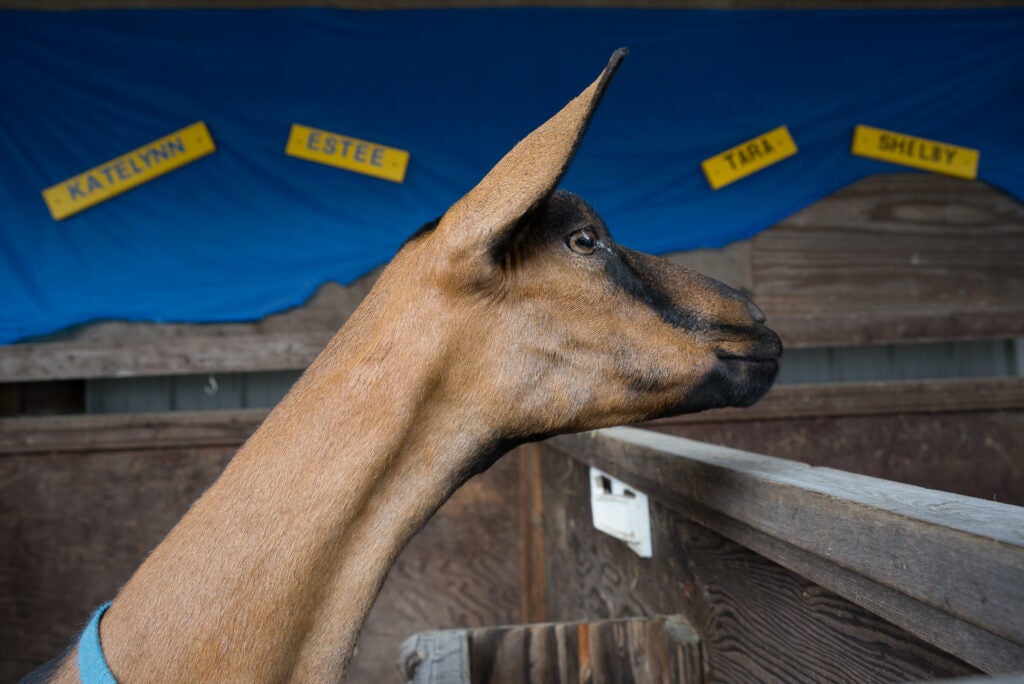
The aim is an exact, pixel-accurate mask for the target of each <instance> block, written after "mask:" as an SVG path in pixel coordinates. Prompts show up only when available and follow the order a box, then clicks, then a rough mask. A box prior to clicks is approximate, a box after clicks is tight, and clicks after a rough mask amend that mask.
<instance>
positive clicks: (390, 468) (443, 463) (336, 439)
mask: <svg viewBox="0 0 1024 684" xmlns="http://www.w3.org/2000/svg"><path fill="white" fill-rule="evenodd" d="M419 332H420V333H422V331H419ZM348 337H350V336H347V335H345V334H344V331H343V333H342V334H341V335H339V337H338V338H336V339H335V340H334V341H333V342H332V345H331V346H330V347H329V348H328V350H327V351H326V352H325V353H324V354H323V355H322V356H321V358H320V359H319V360H318V362H317V363H315V364H314V365H313V366H312V367H311V368H310V370H309V371H307V373H306V374H305V375H304V376H303V378H302V379H301V380H300V381H299V383H298V384H297V385H296V387H295V388H294V389H293V390H292V392H291V393H289V395H288V396H287V397H286V398H285V400H283V401H282V403H281V404H280V405H279V406H278V407H277V408H276V409H275V410H274V411H273V412H272V414H271V415H270V417H268V419H267V421H266V422H265V423H264V425H263V426H262V427H261V428H260V429H259V430H258V431H257V432H256V433H255V434H254V435H253V436H252V437H251V438H250V440H249V441H248V442H247V443H246V445H245V446H244V447H243V448H242V450H241V451H239V453H238V454H237V455H236V457H235V458H234V459H233V460H232V462H231V463H230V464H229V466H228V468H227V469H226V470H225V472H224V473H223V475H222V476H221V477H220V478H219V479H218V481H217V482H216V483H215V484H214V485H213V486H212V487H211V489H210V490H209V492H208V493H207V494H206V495H204V496H203V497H202V498H201V499H200V500H199V501H198V502H197V503H196V504H195V506H194V507H193V508H192V510H191V511H190V512H189V513H188V515H186V516H185V518H183V520H182V521H181V522H180V523H179V525H178V526H177V527H176V528H175V529H174V530H173V531H172V532H171V534H170V535H169V536H168V538H167V539H166V540H165V541H164V543H162V544H161V545H160V546H159V547H158V548H157V549H156V550H155V551H154V553H153V554H152V556H151V557H150V558H149V559H148V560H147V561H146V563H145V564H144V565H143V566H142V567H141V568H140V570H139V571H138V572H137V573H136V575H135V576H134V577H133V578H132V580H131V581H130V582H129V583H128V584H127V585H126V586H125V588H124V589H123V591H122V592H121V594H120V595H119V597H118V599H117V600H116V601H115V603H114V604H113V605H112V606H111V608H110V610H109V612H108V613H107V615H106V616H105V617H104V620H103V623H102V631H101V635H102V639H103V640H104V643H107V644H111V645H112V646H111V647H110V648H109V652H108V658H109V660H110V662H111V665H112V668H113V669H114V672H115V675H121V674H122V673H124V674H126V675H128V676H127V677H126V681H134V680H133V679H132V678H131V675H132V674H141V675H143V676H142V679H143V680H146V681H152V680H153V679H164V680H167V681H179V682H180V681H247V682H248V681H253V682H255V681H268V680H273V681H281V680H288V679H290V680H293V681H306V682H310V681H318V682H328V681H337V680H339V679H341V678H342V676H343V674H344V671H345V669H346V667H347V665H348V661H349V659H350V657H351V654H352V651H353V649H354V647H355V641H356V639H357V636H358V632H359V629H360V627H361V626H362V623H363V621H364V620H365V618H366V615H367V614H368V612H369V609H370V606H371V604H372V602H373V600H374V598H375V597H376V595H377V592H378V590H379V588H380V585H381V583H382V582H383V580H384V578H385V576H386V574H387V572H388V569H389V568H390V567H391V565H392V563H393V561H394V559H395V557H396V556H397V555H398V553H399V551H400V550H401V549H402V547H403V546H404V545H405V543H406V542H407V541H408V539H409V538H410V537H411V536H412V535H413V534H414V533H415V532H416V531H417V530H418V529H419V528H420V527H421V526H422V525H423V524H424V523H425V522H426V520H427V519H428V518H429V517H430V515H431V514H432V513H433V512H434V510H436V508H437V507H438V506H440V504H441V503H443V502H444V500H445V499H446V498H447V496H448V495H449V494H450V493H451V492H452V491H453V490H454V489H455V488H456V487H457V486H458V485H459V484H460V483H461V481H462V480H463V479H464V478H465V477H466V476H467V474H468V472H467V471H468V469H469V468H470V467H471V466H472V464H473V463H474V462H475V461H477V460H478V459H479V458H480V457H482V456H485V455H486V454H487V451H488V449H489V448H490V446H491V445H489V444H488V441H487V435H486V434H485V432H486V431H485V430H484V429H482V428H481V429H476V428H475V425H476V424H477V422H478V421H475V419H474V417H473V416H472V415H470V412H471V410H472V408H471V407H460V406H458V405H452V404H451V403H445V402H444V401H443V400H439V398H438V396H437V394H438V393H437V391H436V387H435V386H434V383H435V382H436V381H435V380H434V378H436V377H437V374H436V369H433V368H427V367H423V364H421V365H420V366H418V367H412V368H410V365H409V363H404V364H398V363H395V362H394V361H395V359H392V358H387V357H389V356H391V355H392V351H389V348H390V347H389V345H390V344H391V343H392V342H397V340H391V342H384V343H382V344H376V345H375V344H370V345H363V348H362V349H361V350H359V351H357V353H356V354H354V357H355V360H348V361H346V362H345V363H347V365H343V364H342V365H339V364H338V363H336V362H334V359H335V358H343V359H351V358H352V356H353V355H352V354H351V351H352V350H351V349H344V347H345V346H346V339H347V338H348ZM417 339H421V340H422V339H423V337H422V336H418V337H417ZM332 348H333V349H332ZM394 353H396V354H397V351H395V352H394ZM375 357H383V358H375ZM436 361H437V360H436V359H434V360H433V362H436ZM441 436H444V439H443V441H442V437H441ZM243 645H244V646H243ZM154 675H158V676H156V677H155V676H154Z"/></svg>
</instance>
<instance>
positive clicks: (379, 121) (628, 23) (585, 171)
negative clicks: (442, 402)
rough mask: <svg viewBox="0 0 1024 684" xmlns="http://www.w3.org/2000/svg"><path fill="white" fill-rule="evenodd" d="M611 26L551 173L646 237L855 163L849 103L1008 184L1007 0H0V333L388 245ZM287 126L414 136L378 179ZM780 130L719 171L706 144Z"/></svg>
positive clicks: (1016, 174)
mask: <svg viewBox="0 0 1024 684" xmlns="http://www.w3.org/2000/svg"><path fill="white" fill-rule="evenodd" d="M620 46H627V47H629V48H630V49H631V55H630V57H629V58H628V59H627V60H626V62H625V64H624V66H623V68H622V69H621V70H620V72H619V75H618V76H617V77H616V80H615V82H614V83H613V84H612V86H611V88H610V90H609V92H608V95H607V97H606V98H605V101H604V103H603V104H602V106H601V108H600V109H599V111H598V112H597V115H596V117H595V119H594V123H593V125H592V127H591V130H590V132H589V133H588V135H587V137H586V138H585V139H584V142H583V145H582V147H581V149H580V152H579V154H578V156H577V158H576V161H575V163H574V165H573V167H572V169H571V170H570V172H569V174H568V175H567V177H566V178H565V180H564V182H563V184H562V185H563V187H566V188H567V189H570V190H573V191H575V192H578V193H579V194H581V195H583V196H584V197H585V198H587V199H588V200H589V201H590V202H591V204H593V205H594V206H595V208H596V209H597V210H598V211H599V212H600V213H601V214H602V215H603V216H604V218H605V220H606V221H607V223H608V224H609V226H610V228H611V229H612V232H613V234H614V235H615V236H616V238H617V240H618V241H619V242H621V243H622V244H625V245H627V246H629V247H632V248H636V249H640V250H644V251H651V252H663V251H668V250H676V249H685V248H691V247H700V246H720V245H723V244H725V243H728V242H730V241H733V240H736V239H741V238H745V237H748V236H750V235H753V234H754V233H756V232H758V231H759V230H762V229H763V228H765V227H767V226H769V225H771V224H772V223H774V222H776V221H778V220H779V219H781V218H783V217H784V216H786V215H788V214H790V213H792V212H794V211H796V210H798V209H800V208H801V207H803V206H805V205H807V204H809V203H811V202H813V201H815V200H817V199H819V198H821V197H823V196H825V195H827V194H829V193H831V192H833V191H835V190H837V189H839V188H841V187H842V186H844V185H847V184H848V183H850V182H852V181H854V180H856V179H857V178H860V177H863V176H866V175H869V174H873V173H879V172H885V171H892V170H896V169H897V168H898V167H895V166H892V165H889V164H885V163H882V162H875V161H870V160H867V159H863V158H859V157H854V156H851V155H850V154H849V148H850V138H851V133H852V129H853V127H854V126H855V125H856V124H867V125H871V126H876V127H880V128H886V129H890V130H895V131H901V132H906V133H911V134H914V135H918V136H922V137H926V138H932V139H936V140H941V141H945V142H949V143H953V144H957V145H962V146H966V147H972V148H976V149H979V150H981V165H980V169H979V177H980V178H981V179H983V180H985V181H988V182H990V183H992V184H994V185H996V186H998V187H1000V188H1002V189H1004V190H1006V191H1008V192H1010V193H1012V194H1013V195H1015V196H1017V197H1018V198H1024V9H1022V8H1010V9H992V10H979V11H973V10H962V11H866V10H860V11H735V12H711V11H669V10H604V9H602V10H598V9H487V10H423V11H389V12H357V11H344V10H331V9H308V8H304V9H277V10H244V11H237V10H236V11H231V10H166V11H164V10H117V11H83V12H18V11H4V12H0V92H2V93H3V105H2V109H0V149H2V150H3V161H2V162H0V342H10V341H14V340H18V339H22V338H25V337H27V336H33V335H40V334H45V333H50V332H52V331H55V330H59V329H61V328H63V327H65V326H69V325H73V324H78V323H82V322H86V321H90V320H95V319H104V318H124V319H132V320H159V321H195V322H202V321H232V320H251V319H255V318H258V317H261V316H264V315H266V314H268V313H271V312H274V311H279V310H281V309H283V308H286V307H288V306H292V305H296V304H299V303H301V302H302V301H304V299H305V298H307V297H308V296H309V295H310V294H311V293H312V292H313V291H314V290H315V289H316V287H317V286H318V285H320V284H321V283H323V282H325V281H328V280H336V281H339V282H343V283H344V282H347V281H350V280H351V279H353V278H355V277H357V276H358V275H360V274H362V273H364V272H366V271H367V270H369V269H370V268H372V267H373V266H375V265H377V264H380V263H382V262H384V261H386V260H387V259H388V258H390V256H391V255H392V254H393V253H394V251H395V249H396V248H397V247H398V246H399V245H400V244H401V242H402V241H403V239H404V238H405V237H406V236H408V235H409V234H410V233H411V232H412V231H413V230H415V229H416V228H417V227H419V226H420V225H421V224H423V223H424V222H426V221H429V220H431V219H433V218H434V217H436V216H437V215H439V214H440V213H442V212H443V211H444V210H445V209H446V208H447V207H448V206H449V205H450V204H451V203H452V202H453V201H454V200H456V199H457V198H458V197H459V196H461V195H462V194H463V193H464V192H466V191H467V190H469V189H470V188H471V187H472V186H473V185H474V184H475V182H476V181H477V180H478V179H479V178H480V177H481V176H482V175H483V174H484V173H486V171H487V170H488V169H489V168H490V166H491V165H492V164H493V163H494V162H496V161H497V160H498V159H499V158H500V157H501V156H502V154H503V153H504V152H505V151H506V150H508V149H509V148H510V147H511V146H512V145H513V144H514V143H515V142H516V141H517V140H518V139H519V138H521V137H522V136H523V135H525V134H526V133H528V132H529V131H530V130H531V129H532V128H534V127H535V126H536V125H538V124H539V123H541V122H542V121H544V120H545V119H546V118H547V117H548V116H550V115H551V114H553V113H554V112H555V111H557V110H558V109H559V108H560V107H561V106H562V105H563V104H565V102H567V101H568V99H569V98H571V97H572V96H574V95H576V94H577V93H578V92H579V91H580V90H581V89H582V88H583V87H585V86H586V85H587V84H589V83H590V81H591V80H592V79H593V78H594V77H596V75H597V74H598V72H599V71H600V69H601V68H602V67H603V66H604V64H605V62H606V60H607V58H608V56H609V55H610V54H611V52H612V51H613V50H614V49H615V48H617V47H620ZM200 120H202V121H205V122H206V123H207V125H208V127H209V129H210V131H211V133H212V136H213V138H214V140H215V142H216V144H217V148H218V150H217V152H216V153H214V154H212V155H210V156H208V157H205V158H203V159H201V160H199V161H196V162H195V163H192V164H190V165H188V166H185V167H183V168H181V169H179V170H177V171H174V172H172V173H170V174H168V175H166V176H163V177H161V178H159V179H157V180H154V181H152V182H150V183H147V184H145V185H143V186H141V187H139V188H136V189H134V190H131V191H129V192H127V193H125V194H123V195H121V196H119V197H117V198H114V199H112V200H110V201H107V202H105V203H103V204H100V205H98V206H96V207H93V208H91V209H88V210H86V211H84V212H82V213H80V214H77V215H74V216H72V217H70V218H67V219H65V220H63V221H54V220H53V219H52V218H51V216H50V215H49V212H48V211H47V208H46V205H45V204H44V202H43V200H42V198H41V196H40V191H41V190H43V189H44V188H46V187H48V186H51V185H53V184H55V183H58V182H60V181H62V180H65V179H67V178H70V177H71V176H74V175H76V174H79V173H81V172H84V171H86V170H89V169H91V168H93V167H96V166H97V165H100V164H102V163H104V162H106V161H108V160H110V159H112V158H114V157H117V156H119V155H121V154H124V153H126V152H128V151H130V150H132V149H134V148H136V147H139V146H141V145H144V144H146V143H148V142H150V141H152V140H155V139H157V138H160V137H161V136H164V135H166V134H168V133H170V132H172V131H175V130H177V129H180V128H182V127H184V126H186V125H188V124H191V123H193V122H195V121H200ZM293 123H301V124H304V125H308V126H313V127H317V128H322V129H326V130H329V131H335V132H339V133H343V134H346V135H351V136H355V137H358V138H362V139H365V140H370V141H374V142H378V143H383V144H385V145H390V146H393V147H397V148H401V149H404V150H408V151H409V152H410V153H411V155H412V157H411V163H410V165H409V169H408V174H407V177H406V182H405V183H403V184H396V183H390V182H388V181H383V180H379V179H376V178H372V177H368V176H362V175H358V174H355V173H350V172H346V171H341V170H338V169H335V168H331V167H328V166H322V165H318V164H313V163H310V162H308V161H304V160H300V159H295V158H291V157H287V156H285V155H284V154H283V151H284V146H285V142H286V140H287V137H288V131H289V128H290V126H291V124H293ZM780 125H786V126H788V127H789V130H790V131H791V133H792V135H793V137H794V139H795V141H796V144H797V145H798V147H799V149H800V152H799V154H797V155H796V156H794V157H792V158H790V159H788V160H786V161H783V162H781V163H779V164H777V165H775V166H772V167H771V168H769V169H767V170H765V171H762V172H760V173H758V174H756V175H753V176H751V177H749V178H746V179H744V180H742V181H739V182H737V183H735V184H733V185H731V186H728V187H726V188H724V189H722V190H719V191H717V192H712V191H711V190H710V188H709V187H708V184H707V182H706V180H705V179H704V177H703V175H702V174H701V172H700V167H699V164H700V162H701V160H703V159H705V158H707V157H709V156H711V155H713V154H716V153H718V152H721V151H723V150H725V149H727V148H729V147H732V146H733V145H736V144H738V143H740V142H742V141H744V140H746V139H749V138H751V137H753V136H755V135H758V134H760V133H763V132H766V131H768V130H770V129H773V128H775V127H777V126H780Z"/></svg>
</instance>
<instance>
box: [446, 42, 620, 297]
mask: <svg viewBox="0 0 1024 684" xmlns="http://www.w3.org/2000/svg"><path fill="white" fill-rule="evenodd" d="M626 54H627V50H626V49H624V48H621V49H619V50H616V51H615V53H614V54H613V55H612V57H611V60H609V62H608V66H607V67H605V70H604V71H603V72H602V73H601V75H600V76H599V77H598V79H597V80H596V81H594V82H593V83H592V84H591V85H590V87H589V88H587V89H586V90H584V91H583V92H582V93H580V95H579V96H577V97H576V99H574V100H573V101H572V102H570V103H569V104H567V105H566V106H565V107H564V108H563V109H562V111H560V112H558V113H557V114H555V115H554V116H553V117H551V118H550V119H548V121H547V122H545V123H544V124H543V125H541V126H540V128H538V129H536V130H535V131H533V132H532V133H530V134H529V135H528V136H526V137H525V138H523V139H522V140H521V141H520V142H519V144H517V145H516V146H515V147H513V148H512V150H511V151H510V152H509V153H508V154H506V155H505V156H504V157H503V158H502V160H501V161H499V162H498V163H497V165H496V166H495V167H494V168H493V169H491V171H490V172H489V173H488V174H487V175H486V176H485V177H484V179H483V180H482V181H480V183H478V184H477V186H476V187H475V188H473V189H472V190H470V191H469V193H467V194H466V195H465V196H464V197H463V198H462V199H460V200H459V201H458V202H456V203H455V204H453V205H452V207H451V208H450V209H449V210H448V211H447V212H446V213H445V215H444V216H443V217H442V218H441V221H440V223H439V224H438V226H437V228H436V231H435V236H436V237H437V238H440V239H441V244H442V245H443V249H444V250H445V252H446V255H447V259H446V261H447V263H448V264H449V265H451V266H452V267H454V268H455V269H457V270H459V271H462V272H461V273H460V274H459V279H460V280H461V279H464V278H465V279H470V280H476V278H477V277H478V276H480V277H485V276H486V272H489V271H490V268H491V266H492V265H493V262H494V259H495V258H498V257H500V254H501V252H502V247H503V246H505V245H508V244H510V243H511V242H512V240H513V239H514V237H515V233H516V229H517V227H518V226H519V225H520V224H521V223H522V219H523V218H524V217H527V216H528V215H529V214H530V212H531V211H532V210H533V209H536V208H537V207H538V206H539V205H540V204H541V203H542V202H544V201H545V200H546V199H547V198H548V197H550V196H551V193H552V192H554V190H555V187H556V186H557V185H558V183H559V181H560V180H561V179H562V176H563V175H565V172H566V170H567V169H568V168H569V163H570V162H571V161H572V158H573V155H575V153H576V148H577V147H579V143H580V140H581V139H582V138H583V133H584V132H585V131H586V130H587V125H588V124H589V123H590V117H591V116H592V115H593V113H594V110H595V109H597V105H598V103H599V102H600V101H601V97H602V96H603V95H604V91H605V88H607V86H608V83H609V82H610V81H611V79H612V76H614V75H615V71H616V70H617V69H618V67H619V64H620V63H621V62H622V60H623V59H624V58H625V56H626ZM483 269H486V272H485V271H484V270H483Z"/></svg>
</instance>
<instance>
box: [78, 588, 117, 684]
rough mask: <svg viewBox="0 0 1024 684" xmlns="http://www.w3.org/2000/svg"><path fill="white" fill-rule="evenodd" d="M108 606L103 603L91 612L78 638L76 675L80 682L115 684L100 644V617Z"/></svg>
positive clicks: (86, 683) (85, 683) (87, 683)
mask: <svg viewBox="0 0 1024 684" xmlns="http://www.w3.org/2000/svg"><path fill="white" fill-rule="evenodd" d="M109 607H110V604H109V603H104V604H103V605H102V606H100V607H99V608H98V609H97V610H96V612H95V613H93V614H92V619H91V620H89V624H88V625H86V627H85V631H84V632H82V636H81V638H80V639H79V640H78V677H79V678H80V679H81V680H82V684H117V680H116V679H114V673H113V672H111V671H110V667H108V666H107V659H106V658H104V657H103V647H102V646H101V645H100V618H101V617H103V613H105V612H106V610H107V608H109Z"/></svg>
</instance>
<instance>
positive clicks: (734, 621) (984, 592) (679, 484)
mask: <svg viewBox="0 0 1024 684" xmlns="http://www.w3.org/2000/svg"><path fill="white" fill-rule="evenodd" d="M589 466H596V467H598V468H600V469H602V470H603V471H604V472H607V473H610V474H611V475H613V476H614V477H618V478H621V479H622V480H624V481H625V482H626V483H628V484H629V485H630V486H632V487H634V488H636V489H637V491H641V492H644V493H646V494H647V495H648V496H649V497H650V500H651V515H652V520H651V527H652V534H653V549H654V555H653V557H652V558H649V559H642V558H640V557H638V556H637V555H635V554H634V553H633V552H632V551H630V550H629V549H628V547H627V546H626V545H625V544H624V543H622V542H620V541H618V540H615V539H613V538H611V537H609V536H608V535H604V534H602V533H599V532H597V531H595V530H594V529H593V526H592V524H591V517H590V515H591V514H590V505H589V493H590V485H589V480H590V477H589V473H588V467H589ZM541 488H542V491H543V499H542V505H543V507H544V516H543V520H544V540H545V543H544V566H545V568H546V573H545V577H546V606H545V607H546V611H547V615H548V619H550V620H555V621H573V620H579V619H581V618H583V617H584V616H585V617H586V619H597V618H623V617H637V616H652V615H658V614H674V613H678V614H681V615H683V616H685V618H686V619H687V621H688V622H689V623H690V624H691V625H692V626H693V627H694V629H696V631H697V632H698V633H699V634H700V638H701V645H702V651H703V661H704V670H705V675H706V677H707V681H714V682H760V681H785V682H837V681H852V682H892V681H918V680H930V679H935V678H940V677H951V676H958V675H964V674H967V673H970V672H974V671H976V670H978V669H980V670H982V671H985V672H989V673H1000V672H1004V673H1005V672H1017V671H1020V670H1021V668H1022V667H1024V619H1021V617H1020V613H1019V611H1017V609H1016V608H1015V607H1012V606H1016V605H1019V601H1020V597H1021V596H1022V594H1021V591H1022V590H1021V587H1022V584H1021V582H1022V581H1024V574H1022V573H1024V563H1022V561H1024V534H1022V530H1024V527H1022V525H1024V510H1022V509H1020V508H1016V507H1012V506H1006V505H1003V504H997V503H990V502H984V501H978V500H974V499H968V498H964V497H959V496H956V495H952V494H945V493H941V492H934V491H929V490H922V489H917V488H914V487H906V486H904V485H895V484H891V483H887V482H885V481H881V480H873V479H870V478H864V477H861V476H857V475H849V474H846V473H841V472H838V471H835V470H831V469H815V468H808V467H807V466H803V465H801V464H795V463H791V462H788V461H781V460H778V459H772V458H766V457H763V456H759V455H756V454H752V453H747V452H737V451H733V450H729V449H722V448H718V447H710V446H707V445H703V444H700V443H696V442H689V441H688V440H678V439H671V438H670V439H665V438H661V437H660V436H657V437H656V436H653V435H651V434H650V433H646V432H644V431H637V430H627V429H618V430H612V431H607V432H606V433H604V434H601V435H581V436H566V437H559V438H555V439H554V440H550V441H549V442H547V443H546V444H545V451H544V453H543V454H542V473H541Z"/></svg>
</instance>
